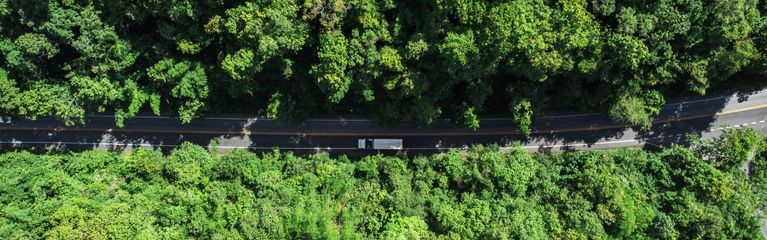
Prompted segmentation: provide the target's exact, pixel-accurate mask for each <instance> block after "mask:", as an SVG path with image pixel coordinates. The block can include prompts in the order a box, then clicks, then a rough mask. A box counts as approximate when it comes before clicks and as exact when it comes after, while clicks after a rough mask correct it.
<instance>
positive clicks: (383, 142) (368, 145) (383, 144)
mask: <svg viewBox="0 0 767 240" xmlns="http://www.w3.org/2000/svg"><path fill="white" fill-rule="evenodd" d="M357 148H359V149H377V150H399V149H402V139H388V138H360V139H357Z"/></svg>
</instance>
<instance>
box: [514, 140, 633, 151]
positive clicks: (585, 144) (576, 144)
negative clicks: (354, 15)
mask: <svg viewBox="0 0 767 240" xmlns="http://www.w3.org/2000/svg"><path fill="white" fill-rule="evenodd" d="M629 142H633V143H642V141H640V140H635V139H632V140H618V141H609V142H596V143H575V144H558V145H533V146H522V148H525V149H533V148H540V147H545V148H546V147H551V148H560V147H575V146H580V147H589V146H590V145H608V144H620V143H629ZM506 148H508V149H511V148H509V147H506Z"/></svg>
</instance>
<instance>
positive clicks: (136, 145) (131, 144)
mask: <svg viewBox="0 0 767 240" xmlns="http://www.w3.org/2000/svg"><path fill="white" fill-rule="evenodd" d="M0 144H10V145H24V144H57V145H98V146H103V147H179V146H181V145H180V144H164V143H159V144H152V143H123V144H111V143H100V142H99V143H95V142H43V141H26V142H22V141H11V142H3V141H0ZM217 147H218V148H223V149H237V148H241V149H267V150H269V149H275V148H279V149H286V150H354V149H358V148H352V147H333V148H331V147H258V146H223V145H218V146H217Z"/></svg>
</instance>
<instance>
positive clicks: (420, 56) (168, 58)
mask: <svg viewBox="0 0 767 240" xmlns="http://www.w3.org/2000/svg"><path fill="white" fill-rule="evenodd" d="M765 11H767V8H765V7H764V4H763V3H762V2H760V1H755V0H716V1H703V0H688V1H652V2H646V1H633V0H546V1H479V0H469V1H455V0H427V1H391V0H381V1H379V0H356V1H350V0H334V1H321V0H305V1H298V0H258V1H256V0H247V1H212V0H167V1H157V0H152V1H148V0H137V1H126V0H92V1H52V2H51V1H41V0H2V1H0V62H2V64H0V66H2V69H0V113H2V114H4V115H15V116H20V117H25V118H31V119H34V118H36V117H42V116H55V117H58V118H60V119H63V120H65V122H67V123H70V124H74V123H78V122H81V119H82V118H83V116H85V115H86V114H91V113H94V112H104V111H109V112H112V111H113V112H115V115H116V120H117V124H118V125H122V123H123V121H125V120H126V119H129V118H131V117H134V116H136V114H137V113H138V112H140V111H145V112H146V111H149V110H151V111H152V112H154V113H155V114H169V115H173V116H177V117H178V118H179V119H180V120H181V121H182V122H189V121H190V120H191V119H193V118H196V117H200V116H201V115H204V114H207V113H211V112H243V113H249V114H263V115H266V116H269V117H271V118H275V119H279V120H284V121H290V122H300V121H303V120H304V119H306V118H307V117H308V116H311V115H313V114H353V115H363V116H369V117H372V118H375V119H377V120H379V122H380V123H381V124H383V125H386V126H392V125H396V124H397V123H398V122H399V121H401V120H405V119H409V120H413V121H414V122H416V123H417V124H419V125H421V126H427V125H429V124H431V123H432V122H434V120H435V119H437V118H440V117H449V118H451V119H452V120H453V122H455V123H456V124H458V125H460V126H463V127H466V128H472V129H476V128H478V127H480V125H481V123H480V121H479V117H478V116H481V115H483V114H487V113H495V114H497V113H508V114H509V115H510V117H512V118H513V119H514V122H515V123H516V125H517V128H518V130H519V132H520V133H523V134H529V133H530V127H531V123H532V120H533V118H534V116H535V115H537V114H540V113H542V112H543V113H545V112H546V111H550V110H559V109H577V110H581V111H599V112H603V113H608V114H609V115H610V116H611V117H612V118H614V119H616V120H619V121H622V122H626V123H630V124H635V125H640V126H642V127H648V126H650V124H651V117H652V116H653V115H655V114H657V113H658V111H659V106H661V105H663V104H664V99H667V98H669V97H673V96H676V95H679V94H689V93H695V94H704V93H706V91H708V90H709V87H710V86H716V87H722V86H725V87H726V86H728V85H730V84H729V83H730V82H731V81H732V80H734V79H739V78H741V77H742V76H752V77H754V79H759V78H760V77H761V78H763V77H765V73H767V68H765V64H763V62H764V58H765V55H764V54H765V51H767V41H765V39H767V37H765V36H767V29H766V28H765V27H766V26H767V24H765V22H766V21H765V20H766V19H765V17H763V16H761V14H762V13H763V12H765ZM233 102H237V103H238V104H231V103H233ZM403 224H415V223H412V222H403Z"/></svg>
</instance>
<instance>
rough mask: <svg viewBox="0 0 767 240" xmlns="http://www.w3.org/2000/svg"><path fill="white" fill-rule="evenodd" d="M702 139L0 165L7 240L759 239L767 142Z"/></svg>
mask: <svg viewBox="0 0 767 240" xmlns="http://www.w3.org/2000/svg"><path fill="white" fill-rule="evenodd" d="M693 142H694V143H693V144H692V146H691V147H689V148H685V147H680V146H675V147H671V148H668V149H664V150H662V151H646V150H642V149H635V148H628V149H617V150H610V151H588V152H571V153H558V154H551V155H542V154H529V153H527V152H525V151H524V150H522V149H521V148H513V149H512V150H511V151H505V152H501V151H499V150H498V148H497V147H482V146H475V147H473V148H471V149H470V150H468V151H466V152H459V151H451V152H448V153H443V154H435V155H430V156H415V157H407V158H398V157H390V156H383V155H373V156H367V157H363V158H361V159H349V158H347V157H345V156H340V157H335V158H332V157H330V156H329V155H327V154H315V155H308V156H296V155H293V154H291V153H286V152H280V151H278V150H275V151H274V152H269V153H263V154H255V153H250V152H246V151H234V152H230V153H224V154H220V153H215V152H214V151H208V150H206V149H205V148H203V147H200V146H195V145H191V144H185V145H183V146H181V147H179V148H178V149H176V150H174V151H173V152H172V153H170V154H169V155H163V154H162V153H161V152H158V151H152V150H145V149H138V150H136V151H133V152H124V153H117V152H106V151H86V152H79V153H74V152H73V153H56V154H39V155H36V154H32V153H29V152H25V151H14V152H8V153H4V154H2V155H0V179H2V181H0V238H2V239H37V238H49V239H340V238H343V239H360V238H379V239H517V238H518V239H547V238H554V239H611V238H630V239H637V238H640V239H641V238H648V239H679V238H682V239H759V238H761V233H760V232H759V227H758V221H759V218H760V217H761V215H760V213H759V211H760V210H762V211H763V210H765V209H766V208H767V206H765V203H767V151H765V148H764V146H765V139H764V137H762V136H758V135H757V134H755V133H754V132H753V131H752V130H750V129H749V130H735V131H729V132H727V133H725V134H724V135H723V136H722V137H721V138H718V139H715V140H710V141H693ZM212 150H215V149H212ZM744 169H747V170H745V171H744Z"/></svg>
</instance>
